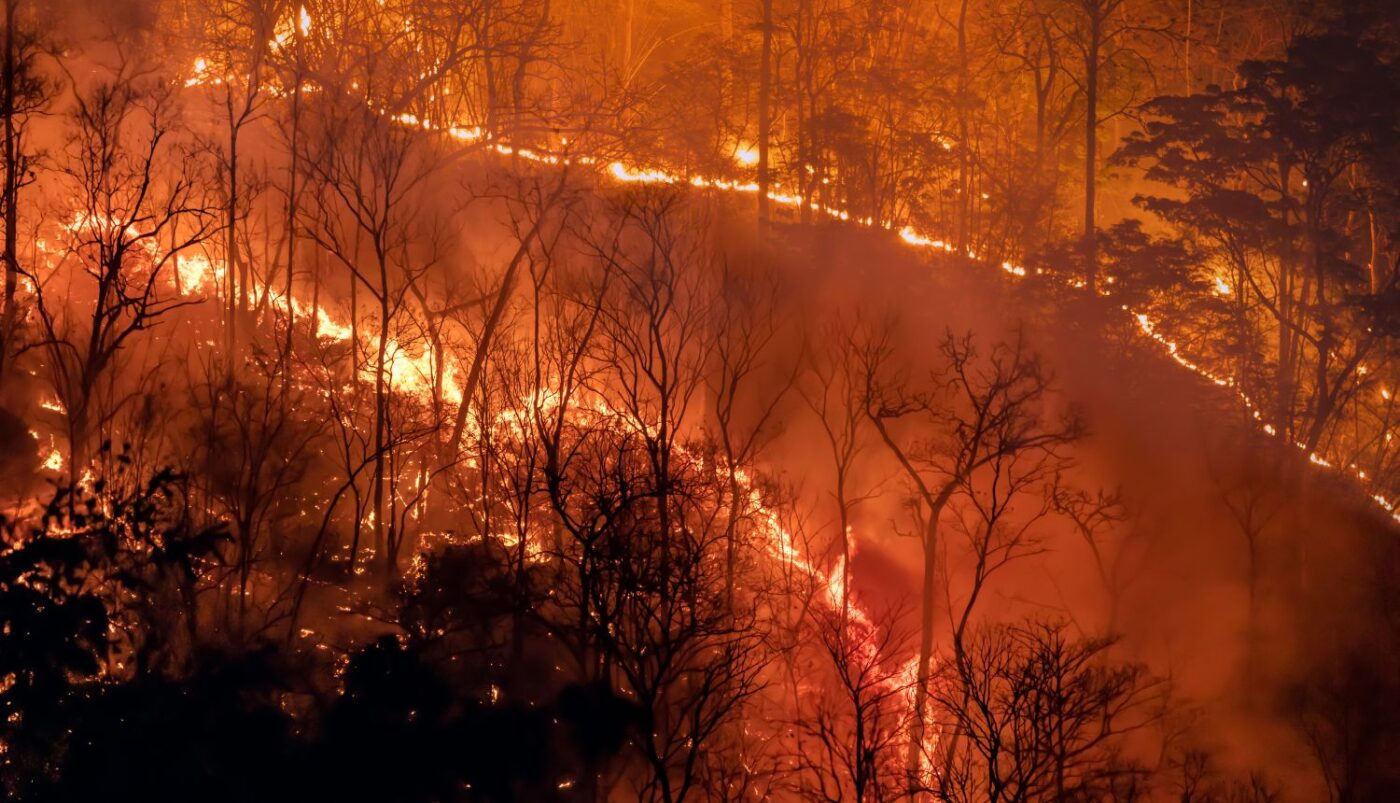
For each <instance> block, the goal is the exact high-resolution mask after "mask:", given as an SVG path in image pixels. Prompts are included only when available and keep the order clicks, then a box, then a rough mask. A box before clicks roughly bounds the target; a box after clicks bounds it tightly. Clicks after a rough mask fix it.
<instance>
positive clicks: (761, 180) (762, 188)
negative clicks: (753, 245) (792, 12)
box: [758, 0, 773, 230]
mask: <svg viewBox="0 0 1400 803" xmlns="http://www.w3.org/2000/svg"><path fill="white" fill-rule="evenodd" d="M772 71H773V0H763V48H762V55H761V56H760V60H759V68H758V225H759V229H760V230H762V229H763V228H765V227H766V226H767V225H768V203H769V202H768V194H769V192H770V188H769V185H770V183H771V179H770V175H769V167H768V137H769V129H770V128H771V127H772V121H771V120H770V119H769V116H770V115H771V113H772V112H771V110H770V109H769V106H770V104H771V103H772V94H773V76H772Z"/></svg>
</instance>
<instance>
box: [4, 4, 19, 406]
mask: <svg viewBox="0 0 1400 803" xmlns="http://www.w3.org/2000/svg"><path fill="white" fill-rule="evenodd" d="M18 3H19V0H5V64H4V73H3V76H0V81H3V83H4V86H3V89H0V91H3V98H0V102H3V108H0V114H3V115H4V117H5V178H4V181H5V186H4V187H3V198H0V203H3V204H4V207H5V250H4V253H3V254H2V255H0V259H3V260H4V262H5V286H4V301H3V306H0V388H4V387H5V386H6V383H5V371H6V369H7V368H8V364H9V356H10V352H11V351H12V350H13V349H14V344H13V343H11V342H10V341H11V339H12V337H13V332H14V322H15V313H16V305H15V291H16V290H17V289H18V287H19V261H18V258H17V257H16V248H15V245H16V239H17V230H18V228H19V209H18V204H17V201H18V196H19V165H18V163H17V161H18V158H19V147H18V142H17V140H18V138H19V134H18V132H17V131H16V130H15V33H14V31H15V6H16V5H17V4H18ZM3 401H4V400H3V399H0V402H3Z"/></svg>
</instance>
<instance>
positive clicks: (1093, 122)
mask: <svg viewBox="0 0 1400 803" xmlns="http://www.w3.org/2000/svg"><path fill="white" fill-rule="evenodd" d="M1102 25H1103V19H1102V16H1101V15H1100V14H1099V13H1098V9H1094V11H1093V12H1091V13H1090V16H1089V42H1088V46H1087V47H1086V48H1085V51H1084V282H1085V284H1086V286H1087V287H1088V288H1089V292H1090V293H1095V292H1097V291H1098V278H1099V277H1098V272H1099V242H1098V232H1097V231H1096V229H1095V211H1094V203H1095V200H1096V198H1095V190H1096V187H1095V186H1094V184H1095V179H1096V178H1097V177H1098V169H1097V167H1098V165H1097V162H1098V150H1099V66H1100V65H1099V50H1100V47H1101V42H1100V37H1101V36H1102V33H1103V30H1102Z"/></svg>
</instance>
